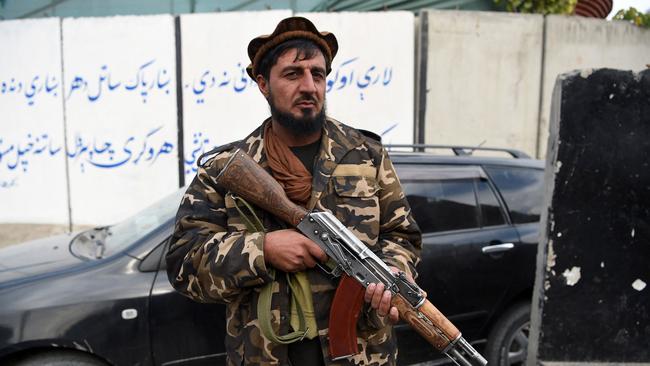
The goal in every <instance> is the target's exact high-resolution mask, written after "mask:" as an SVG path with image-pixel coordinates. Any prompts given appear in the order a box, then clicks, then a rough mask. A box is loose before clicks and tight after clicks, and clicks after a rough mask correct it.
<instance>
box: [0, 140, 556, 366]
mask: <svg viewBox="0 0 650 366" xmlns="http://www.w3.org/2000/svg"><path fill="white" fill-rule="evenodd" d="M453 151H455V152H456V154H457V155H454V156H440V155H435V154H431V153H418V152H393V153H391V157H392V160H393V163H394V164H395V166H396V169H397V171H398V174H399V176H400V180H401V182H402V185H403V188H404V191H405V193H406V194H407V197H408V200H409V202H410V204H411V207H412V209H413V214H414V216H415V219H416V220H417V221H418V223H419V225H420V227H421V229H422V232H423V246H424V247H423V251H422V262H421V263H420V265H419V267H418V270H419V278H418V283H419V284H420V286H422V287H423V288H424V289H425V290H426V291H427V293H428V295H429V300H430V301H431V302H432V303H433V304H435V305H436V306H437V307H438V308H439V309H440V310H441V311H442V312H443V314H445V315H447V316H448V317H449V319H450V320H451V321H452V322H453V323H454V324H455V325H456V326H457V327H458V328H459V329H460V330H461V331H462V332H463V335H464V337H465V338H466V339H467V340H469V341H471V343H473V344H474V345H475V346H476V347H477V348H478V349H480V350H482V351H483V352H484V354H485V355H486V356H487V358H488V361H489V362H490V365H513V364H523V363H524V361H525V353H526V345H527V340H528V321H529V320H528V319H529V314H530V300H531V297H532V287H533V282H534V272H535V255H536V249H537V241H538V230H539V228H538V224H539V216H540V206H541V202H542V191H543V189H542V186H543V164H542V162H540V161H537V160H532V159H529V158H527V157H525V155H523V154H522V153H519V152H516V151H507V152H509V153H510V154H511V155H512V157H509V158H494V157H477V156H472V155H469V154H468V152H469V151H468V150H467V149H462V148H454V149H453ZM183 192H184V189H181V190H179V191H177V192H175V193H174V194H172V195H170V196H169V197H167V198H165V199H163V200H161V201H160V202H158V203H157V204H155V205H153V206H151V207H149V208H147V209H145V210H144V211H142V212H140V213H139V214H137V215H135V216H133V217H132V218H130V219H128V220H126V221H124V222H122V223H120V224H117V225H113V226H107V227H99V228H95V229H92V230H88V231H84V232H80V233H76V234H70V235H61V236H57V237H51V238H47V239H43V240H37V241H33V242H29V243H23V244H20V245H14V246H10V247H8V248H5V249H3V250H0V364H2V365H5V364H16V365H21V366H25V365H106V364H108V365H220V364H225V350H224V329H225V318H224V310H225V309H224V306H223V305H218V304H199V303H196V302H193V301H191V300H189V299H187V298H185V297H183V296H181V295H179V294H178V293H176V292H174V290H173V289H172V287H171V285H170V284H169V282H168V280H167V275H166V272H165V268H164V267H165V261H164V254H165V252H166V250H167V241H168V238H169V236H170V235H171V233H172V230H173V223H174V215H175V213H176V210H177V208H178V203H179V202H180V198H181V196H182V194H183ZM396 330H397V332H398V342H399V344H400V353H399V362H400V364H404V365H406V364H415V363H423V362H427V364H442V363H446V362H448V360H446V359H444V358H441V355H440V354H439V353H438V352H437V351H435V350H434V349H433V347H432V346H430V345H428V344H426V343H425V342H424V341H423V340H422V339H421V338H420V337H419V336H417V335H416V334H415V333H414V332H412V331H411V330H410V329H409V328H408V327H407V326H406V325H402V324H398V325H397V327H396ZM406 345H408V347H407V346H406Z"/></svg>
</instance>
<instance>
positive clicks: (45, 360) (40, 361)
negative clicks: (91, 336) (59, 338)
mask: <svg viewBox="0 0 650 366" xmlns="http://www.w3.org/2000/svg"><path fill="white" fill-rule="evenodd" d="M12 365H14V366H106V363H105V362H102V361H101V360H99V359H97V358H96V357H93V356H92V355H89V354H86V353H81V352H76V351H52V352H44V353H39V354H36V355H31V356H28V357H25V358H21V359H20V360H16V362H15V363H12Z"/></svg>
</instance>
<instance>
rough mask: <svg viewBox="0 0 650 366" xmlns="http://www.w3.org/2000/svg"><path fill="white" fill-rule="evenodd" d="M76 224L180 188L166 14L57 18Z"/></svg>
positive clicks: (106, 217) (119, 213)
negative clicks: (60, 41) (59, 21)
mask: <svg viewBox="0 0 650 366" xmlns="http://www.w3.org/2000/svg"><path fill="white" fill-rule="evenodd" d="M63 59H64V66H65V70H64V80H65V82H64V85H65V107H66V109H65V114H66V125H67V141H68V156H69V179H70V204H71V207H72V222H73V223H74V224H93V225H105V224H111V223H114V222H116V221H119V220H121V219H124V218H126V217H127V216H128V215H130V214H133V213H135V212H137V211H138V210H139V209H141V208H143V207H145V206H148V205H149V204H151V203H152V202H154V201H156V200H157V199H159V198H161V197H163V196H165V195H166V194H168V193H170V192H172V191H173V190H174V189H176V188H177V187H178V150H177V134H178V129H177V117H176V78H175V74H176V56H175V38H174V18H173V17H172V16H166V15H161V16H131V17H108V18H74V19H64V20H63Z"/></svg>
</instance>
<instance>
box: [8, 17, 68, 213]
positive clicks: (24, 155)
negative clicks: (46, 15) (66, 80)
mask: <svg viewBox="0 0 650 366" xmlns="http://www.w3.org/2000/svg"><path fill="white" fill-rule="evenodd" d="M0 49H2V56H1V57H0V207H2V209H1V210H0V222H4V223H17V222H32V223H52V224H65V225H67V224H68V195H67V188H66V168H65V146H64V145H65V140H64V132H63V131H64V129H63V98H62V93H61V90H62V78H61V70H62V68H61V27H60V20H59V19H56V18H54V19H38V20H19V21H6V22H0Z"/></svg>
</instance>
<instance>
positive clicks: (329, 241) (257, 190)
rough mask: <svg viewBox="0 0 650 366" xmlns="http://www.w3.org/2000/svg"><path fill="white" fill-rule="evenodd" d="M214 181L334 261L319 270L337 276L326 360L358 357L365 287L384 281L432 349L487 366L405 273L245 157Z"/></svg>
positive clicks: (463, 363)
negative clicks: (289, 194)
mask: <svg viewBox="0 0 650 366" xmlns="http://www.w3.org/2000/svg"><path fill="white" fill-rule="evenodd" d="M217 183H218V184H219V185H220V186H222V187H224V188H226V189H228V190H229V191H231V192H233V193H234V194H236V195H238V196H240V197H242V198H244V199H245V200H247V201H249V202H251V203H253V204H255V205H257V206H258V207H260V208H262V209H264V210H266V211H268V212H270V213H271V214H273V215H275V216H276V217H278V218H279V219H281V220H283V221H285V222H286V223H288V224H290V225H292V226H293V227H295V228H297V229H298V230H299V231H300V232H301V233H302V234H303V235H305V236H307V237H308V238H309V239H311V240H312V241H314V242H315V243H316V244H317V245H318V246H319V247H320V248H321V249H323V251H324V252H325V253H326V254H327V255H328V256H329V258H331V259H332V260H333V261H334V262H336V264H337V267H336V268H335V269H334V270H332V271H327V270H326V269H324V268H323V270H326V271H327V272H328V273H331V274H334V275H342V279H341V282H340V284H339V287H338V288H337V291H336V294H335V296H334V300H333V304H332V309H331V311H330V324H329V342H330V345H329V348H330V357H332V358H333V359H338V358H343V357H347V356H351V355H353V354H355V353H358V350H357V343H356V319H357V318H358V316H359V309H360V306H361V305H362V304H363V295H364V292H365V287H367V286H368V285H369V284H371V283H377V284H378V283H383V284H384V286H385V288H386V289H388V290H390V291H391V293H392V298H391V305H392V306H395V307H396V308H397V310H398V311H399V315H400V318H401V319H402V320H404V321H406V322H407V323H408V324H409V325H410V326H411V327H412V328H414V329H415V330H416V331H417V332H418V333H419V334H420V335H421V336H423V337H424V338H426V340H427V341H429V343H431V344H432V345H433V346H434V347H435V348H436V349H437V350H439V351H440V352H442V353H444V354H445V355H447V356H448V357H449V358H450V359H451V360H452V361H453V362H454V363H456V364H457V365H460V366H484V365H486V364H487V361H486V360H485V358H483V356H481V355H480V354H479V353H478V352H477V351H476V350H475V349H474V347H472V346H471V345H470V344H469V343H468V342H467V341H466V340H465V339H464V338H463V337H462V336H461V333H460V331H459V330H458V329H457V328H456V327H455V326H454V325H453V324H452V323H451V322H450V321H449V320H448V319H447V318H446V317H445V316H444V315H442V313H440V311H439V310H438V309H436V307H435V306H433V304H431V303H430V302H429V301H428V300H427V299H426V297H425V296H424V292H423V291H422V289H420V288H419V287H418V285H416V284H415V283H414V282H413V281H411V280H409V279H408V278H407V276H406V275H405V274H404V272H398V273H393V272H392V271H391V269H390V268H389V267H388V266H387V265H386V263H384V262H383V261H382V260H381V259H380V258H379V257H377V256H376V255H375V254H374V253H373V252H372V251H371V250H370V249H369V248H368V247H367V246H366V245H364V244H363V243H362V242H361V241H360V240H359V239H358V238H357V237H355V236H354V234H353V233H352V232H351V231H350V230H348V229H347V228H346V227H345V226H343V224H341V222H340V221H339V220H337V219H336V217H334V216H333V215H332V214H330V213H329V212H309V211H307V210H306V209H304V208H303V207H300V206H298V205H296V204H294V203H293V202H291V200H289V198H287V196H286V194H285V192H284V190H283V189H282V187H281V186H280V185H279V184H278V183H277V182H276V181H275V179H273V177H271V175H270V174H269V173H267V172H266V171H265V170H264V169H262V168H261V167H260V166H259V165H258V164H257V163H256V162H255V161H254V160H253V159H251V158H250V157H249V156H248V155H247V154H245V153H244V152H242V151H241V150H237V151H235V153H234V154H233V156H232V157H231V158H230V159H229V160H228V162H227V163H226V164H225V165H224V167H223V168H222V170H221V172H220V173H219V175H218V176H217ZM321 268H322V267H321ZM341 314H343V315H341Z"/></svg>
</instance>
